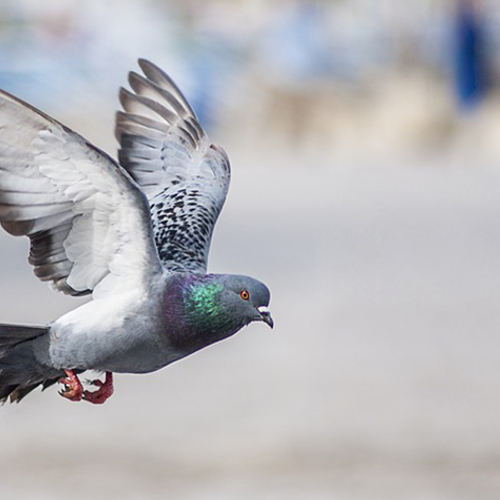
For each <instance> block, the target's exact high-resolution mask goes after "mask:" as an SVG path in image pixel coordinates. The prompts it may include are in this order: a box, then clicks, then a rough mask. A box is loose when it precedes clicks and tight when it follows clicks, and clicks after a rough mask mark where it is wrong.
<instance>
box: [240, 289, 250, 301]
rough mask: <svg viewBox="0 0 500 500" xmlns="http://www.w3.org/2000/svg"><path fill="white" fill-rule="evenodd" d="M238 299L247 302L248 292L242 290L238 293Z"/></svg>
mask: <svg viewBox="0 0 500 500" xmlns="http://www.w3.org/2000/svg"><path fill="white" fill-rule="evenodd" d="M240 297H241V298H242V299H243V300H248V299H249V298H250V294H249V293H248V290H242V291H241V292H240Z"/></svg>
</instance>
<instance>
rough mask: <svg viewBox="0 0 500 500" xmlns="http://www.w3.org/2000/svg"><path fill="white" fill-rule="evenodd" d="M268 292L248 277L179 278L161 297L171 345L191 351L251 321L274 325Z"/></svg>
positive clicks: (200, 276) (258, 282)
mask: <svg viewBox="0 0 500 500" xmlns="http://www.w3.org/2000/svg"><path fill="white" fill-rule="evenodd" d="M270 298H271V294H270V292H269V289H268V288H267V287H266V285H264V284H263V283H261V282H260V281H257V280H255V279H253V278H249V277H248V276H236V275H224V274H208V275H184V276H182V275H180V276H179V278H178V281H177V284H176V285H173V286H171V287H170V291H167V295H166V297H165V299H166V301H165V305H166V315H167V318H168V324H169V325H170V326H171V327H172V328H171V330H170V333H169V337H170V340H171V341H172V342H173V345H174V346H175V347H176V348H178V349H180V350H183V351H186V350H189V351H194V350H197V349H200V348H201V347H204V346H206V345H209V344H213V343H214V342H217V341H219V340H222V339H224V338H226V337H229V336H230V335H233V334H234V333H236V332H237V331H238V330H240V329H241V328H243V327H244V326H246V325H248V324H249V323H252V322H254V321H263V322H264V323H266V324H267V325H269V326H270V327H271V328H272V327H273V326H274V323H273V319H272V318H271V312H270V310H269V301H270Z"/></svg>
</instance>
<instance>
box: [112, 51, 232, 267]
mask: <svg viewBox="0 0 500 500" xmlns="http://www.w3.org/2000/svg"><path fill="white" fill-rule="evenodd" d="M139 65H140V67H141V69H142V71H143V73H144V76H141V75H139V74H137V73H134V72H131V73H130V74H129V82H130V86H131V87H132V89H133V91H134V92H129V91H128V90H125V89H123V88H122V89H121V90H120V100H121V103H122V106H123V109H124V110H125V111H124V112H123V111H119V112H118V113H117V117H116V137H117V139H118V140H119V142H120V151H119V160H120V164H121V165H122V166H123V167H124V168H125V169H126V170H127V171H128V172H129V173H130V175H131V176H132V177H133V178H134V180H135V181H136V182H137V183H138V184H139V186H140V187H141V189H142V190H143V191H144V192H145V193H146V195H147V196H148V198H149V203H150V210H151V218H152V220H153V229H154V234H155V240H156V246H157V248H158V253H159V255H160V259H161V260H162V262H163V265H164V266H165V267H166V268H167V269H170V270H176V271H194V272H206V268H207V259H208V252H209V248H210V241H211V238H212V232H213V228H214V225H215V222H216V220H217V217H218V216H219V213H220V211H221V209H222V206H223V204H224V201H225V199H226V194H227V190H228V188H229V181H230V167H229V160H228V158H227V155H226V153H225V152H224V151H223V150H222V149H221V148H220V147H218V146H216V145H214V144H211V143H210V141H209V139H208V137H207V135H206V133H205V131H204V130H203V128H202V127H201V125H200V123H199V122H198V119H197V118H196V115H195V113H194V111H193V109H192V108H191V106H190V105H189V103H188V102H187V100H186V99H185V97H184V96H183V95H182V93H181V92H180V90H179V89H178V88H177V86H176V85H175V84H174V83H173V81H172V80H171V79H170V78H169V77H168V76H167V75H166V74H165V73H164V72H163V71H162V70H160V69H159V68H157V67H156V66H154V65H153V64H152V63H150V62H148V61H145V60H139Z"/></svg>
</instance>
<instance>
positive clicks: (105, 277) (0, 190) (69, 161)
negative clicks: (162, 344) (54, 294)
mask: <svg viewBox="0 0 500 500" xmlns="http://www.w3.org/2000/svg"><path fill="white" fill-rule="evenodd" d="M0 223H1V224H2V226H3V227H4V228H5V229H6V230H7V231H8V232H9V233H11V234H14V235H26V236H29V238H30V239H31V250H30V257H29V261H30V263H31V264H32V265H33V266H34V268H35V274H36V275H37V276H38V277H39V278H40V279H41V280H43V281H49V282H51V283H52V285H53V287H54V288H55V289H56V290H60V291H62V292H64V293H66V294H70V295H85V294H88V293H90V292H92V291H93V292H94V295H95V294H96V293H98V291H99V293H103V292H104V293H105V292H109V291H110V289H116V288H120V289H123V288H124V287H132V286H138V285H139V284H140V282H144V281H146V280H148V279H149V278H150V277H151V273H155V272H156V271H158V272H161V270H162V267H161V263H160V261H159V259H158V254H157V251H156V247H155V244H154V238H153V233H152V227H151V218H150V215H149V204H148V201H147V199H146V197H145V196H144V194H143V193H142V192H141V190H140V189H139V187H138V186H137V185H136V184H135V182H134V181H133V180H132V179H131V178H130V176H129V175H128V174H127V172H125V171H124V170H123V169H122V168H121V167H120V166H119V165H117V164H116V163H115V162H114V161H113V160H112V159H111V158H109V157H108V156H107V155H106V154H105V153H103V152H102V151H100V150H99V149H97V148H95V147H94V146H92V145H91V144H89V143H88V142H87V141H85V139H84V138H83V137H81V136H79V135H78V134H76V133H75V132H73V131H71V130H69V129H67V128H66V127H64V126H63V125H61V124H60V123H58V122H56V121H55V120H53V119H52V118H50V117H48V116H46V115H44V114H43V113H41V112H40V111H38V110H36V109H34V108H32V107H31V106H29V105H28V104H26V103H24V102H23V101H21V100H19V99H17V98H15V97H14V96H11V95H9V94H8V93H6V92H3V91H0Z"/></svg>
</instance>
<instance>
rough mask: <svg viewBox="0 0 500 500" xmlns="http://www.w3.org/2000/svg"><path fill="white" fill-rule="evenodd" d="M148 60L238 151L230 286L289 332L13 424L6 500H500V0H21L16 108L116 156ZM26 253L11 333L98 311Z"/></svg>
mask: <svg viewBox="0 0 500 500" xmlns="http://www.w3.org/2000/svg"><path fill="white" fill-rule="evenodd" d="M138 57H146V58H148V59H150V60H152V61H154V62H155V63H156V64H158V65H160V66H162V67H163V68H165V69H166V71H168V72H169V73H170V74H171V75H172V76H173V77H174V79H175V80H176V81H177V82H178V83H179V84H180V86H181V88H182V89H184V90H185V92H186V94H187V95H188V97H189V99H190V100H191V102H192V103H193V106H194V108H195V109H196V110H197V112H198V114H199V116H200V118H201V120H202V121H203V123H204V125H205V126H206V127H207V129H208V130H209V132H210V134H211V136H212V137H213V139H214V141H217V142H219V143H220V144H221V145H223V146H224V147H225V148H226V149H227V150H228V152H229V155H230V158H231V160H232V164H233V172H234V177H233V184H232V187H231V190H230V194H229V198H228V202H227V204H226V207H225V209H224V211H223V213H222V216H221V219H220V221H219V223H218V226H217V229H216V234H215V237H214V243H213V246H212V253H211V270H212V271H213V272H234V273H245V274H251V275H253V276H256V277H258V278H260V279H262V280H263V281H265V282H266V283H268V284H269V286H270V287H271V289H272V291H273V301H272V310H273V315H274V317H275V321H276V328H275V330H274V331H273V332H272V333H269V332H268V330H267V329H266V328H264V327H262V326H261V325H252V326H251V327H249V328H248V329H246V330H245V331H243V332H241V333H240V334H238V335H237V336H236V337H234V338H232V339H230V340H228V341H226V342H223V343H220V344H218V345H216V346H213V347H210V348H209V349H206V350H204V351H202V352H200V353H198V354H196V355H194V356H192V357H190V358H188V359H186V360H184V361H182V362H179V363H177V364H174V365H173V366H171V367H168V368H166V369H165V370H162V371H160V372H158V373H155V374H152V375H147V376H127V375H122V376H118V377H117V380H116V386H117V393H116V395H115V396H114V397H113V399H111V400H110V401H109V402H108V403H107V404H106V405H105V406H103V407H91V406H90V405H86V404H84V403H82V404H71V403H68V402H67V401H64V400H63V399H62V398H59V397H58V396H57V394H56V392H55V389H50V390H48V391H47V392H46V393H44V394H40V393H36V394H34V395H32V396H30V397H29V398H27V399H26V400H25V401H23V403H22V404H20V405H18V406H4V407H3V408H0V498H1V499H2V500H25V499H29V500H31V499H34V498H36V499H37V500H45V499H50V500H59V499H63V498H64V499H65V498H68V497H71V498H72V499H73V500H80V499H81V500H88V499H92V500H101V499H103V500H104V499H106V500H113V499H120V500H132V499H134V500H135V499H138V500H143V499H146V498H147V499H164V498H175V499H189V500H191V499H203V500H207V499H218V500H220V499H255V498H259V499H273V500H275V499H287V500H289V499H292V500H293V499H308V500H316V499H318V500H323V499H324V500H331V499H339V500H377V499H381V500H382V499H383V500H391V499H395V500H396V499H397V500H417V499H418V500H420V499H422V500H490V499H491V500H497V499H498V498H500V396H499V387H500V369H499V362H498V360H499V356H500V286H499V285H500V98H499V84H500V5H499V4H498V2H497V1H495V0H489V1H488V0H484V1H482V2H481V1H474V0H468V1H466V0H456V1H453V0H406V1H404V2H402V1H400V0H349V1H341V0H337V1H333V0H330V1H327V0H324V1H312V0H274V1H263V0H217V1H216V0H211V1H206V2H199V1H195V0H189V1H183V2H174V1H167V0H163V1H160V0H156V1H153V0H149V1H148V0H142V1H139V0H128V1H127V2H123V1H118V0H114V1H112V0H108V1H106V2H102V1H100V0H86V1H85V2H79V1H77V0H45V1H43V2H40V1H39V0H0V87H2V88H4V89H6V90H9V91H11V92H13V93H14V94H16V95H18V96H19V97H21V98H23V99H25V100H27V101H28V102H30V103H31V104H33V105H35V106H37V107H39V108H41V109H42V110H44V111H45V112H47V113H49V114H50V115H52V116H54V117H56V118H57V119H59V120H60V121H62V122H63V123H65V124H66V125H68V126H70V127H72V128H73V129H75V130H76V131H78V132H80V133H81V134H82V135H84V136H85V137H87V138H88V139H89V140H91V141H92V142H94V143H95V144H96V145H98V146H100V147H102V148H103V149H105V150H106V151H108V152H109V153H112V154H114V152H115V150H116V143H115V141H114V138H113V120H114V111H115V110H116V109H117V108H118V99H117V90H118V87H119V86H120V85H122V84H125V82H126V73H127V72H128V71H129V70H131V69H136V68H137V65H136V59H137V58H138ZM27 252H28V242H27V241H24V240H18V239H15V238H12V237H10V236H8V235H7V234H5V233H3V232H2V233H0V276H1V280H0V299H1V300H0V321H2V322H15V323H23V322H26V323H35V324H37V323H38V324H39V323H45V322H48V321H50V320H51V319H52V318H54V317H56V316H57V315H59V314H61V313H62V312H64V311H66V310H68V309H70V308H72V307H75V305H77V304H78V303H79V301H78V300H76V299H71V298H66V297H61V296H58V295H56V294H54V293H52V292H50V291H49V290H48V289H47V287H46V286H45V285H44V284H42V283H40V282H38V281H37V280H36V279H35V278H34V276H33V275H32V272H31V269H30V268H29V265H28V264H27V262H26V260H27V259H26V258H27Z"/></svg>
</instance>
